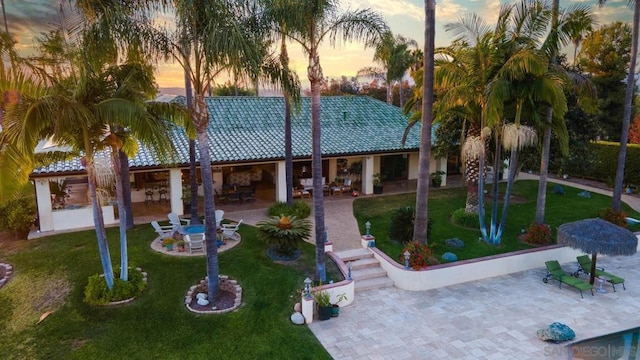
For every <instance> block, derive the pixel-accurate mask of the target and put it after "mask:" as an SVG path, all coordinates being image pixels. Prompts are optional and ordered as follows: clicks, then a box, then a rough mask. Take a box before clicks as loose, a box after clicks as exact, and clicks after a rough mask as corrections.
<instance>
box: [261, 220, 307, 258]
mask: <svg viewBox="0 0 640 360" xmlns="http://www.w3.org/2000/svg"><path fill="white" fill-rule="evenodd" d="M257 226H258V238H259V239H260V240H262V241H265V242H266V243H267V244H269V245H270V246H272V247H273V248H274V250H275V252H276V253H277V254H278V255H282V256H290V255H291V254H293V253H294V252H295V250H297V249H298V246H299V244H300V242H302V241H304V240H305V239H308V238H309V236H311V222H310V221H309V220H306V219H299V218H297V217H295V216H293V215H281V216H270V217H268V218H266V219H264V220H262V221H260V222H258V224H257Z"/></svg>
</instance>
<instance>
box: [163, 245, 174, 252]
mask: <svg viewBox="0 0 640 360" xmlns="http://www.w3.org/2000/svg"><path fill="white" fill-rule="evenodd" d="M165 247H166V248H167V251H173V244H167V245H165Z"/></svg>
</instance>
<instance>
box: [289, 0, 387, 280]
mask: <svg viewBox="0 0 640 360" xmlns="http://www.w3.org/2000/svg"><path fill="white" fill-rule="evenodd" d="M292 11H294V13H292V19H294V23H290V25H289V26H291V27H290V28H289V31H288V36H289V38H290V39H292V40H293V41H294V42H296V43H298V44H300V45H301V46H302V49H303V51H304V52H305V53H306V54H307V55H308V59H309V66H308V67H307V77H308V79H309V82H310V84H311V174H312V176H313V212H314V217H315V232H316V233H315V242H316V277H317V279H318V280H321V281H324V280H325V279H326V271H325V265H324V242H325V226H324V195H323V187H322V147H321V142H320V139H321V135H320V132H321V126H320V88H321V85H322V81H323V75H322V66H321V64H320V54H319V52H318V50H319V47H320V44H321V43H322V42H323V41H324V40H325V38H328V39H329V43H330V45H332V46H335V44H336V43H337V41H339V40H342V41H352V40H362V41H364V43H365V46H373V45H374V44H376V43H377V42H378V41H379V39H380V37H381V36H382V34H384V33H385V32H386V31H387V27H386V24H385V23H384V21H383V19H382V17H381V16H380V15H378V14H377V13H375V12H373V11H371V10H369V9H365V10H355V11H347V12H344V13H340V12H339V10H338V2H337V1H335V0H313V1H305V2H302V3H298V6H297V7H296V8H295V9H292Z"/></svg>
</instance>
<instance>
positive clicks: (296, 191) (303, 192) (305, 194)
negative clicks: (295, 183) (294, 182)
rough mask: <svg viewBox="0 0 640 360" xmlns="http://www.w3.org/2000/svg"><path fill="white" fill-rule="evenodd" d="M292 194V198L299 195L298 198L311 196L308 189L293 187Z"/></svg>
mask: <svg viewBox="0 0 640 360" xmlns="http://www.w3.org/2000/svg"><path fill="white" fill-rule="evenodd" d="M292 196H293V197H294V198H296V197H299V198H305V197H306V198H310V197H311V193H310V192H309V191H308V190H302V189H293V191H292Z"/></svg>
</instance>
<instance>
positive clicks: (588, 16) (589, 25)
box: [553, 0, 597, 66]
mask: <svg viewBox="0 0 640 360" xmlns="http://www.w3.org/2000/svg"><path fill="white" fill-rule="evenodd" d="M558 1H559V0H554V1H553V7H554V11H555V12H556V13H557V12H558V10H557V9H558V4H557V3H558ZM566 22H567V24H568V25H569V26H568V29H567V32H568V35H569V38H570V39H571V43H572V44H573V66H576V58H577V56H578V47H580V43H581V42H582V39H583V38H584V36H585V35H586V34H587V33H589V32H591V31H592V30H593V26H594V25H597V22H596V20H595V18H594V16H593V12H591V8H582V9H576V10H574V11H571V12H569V15H568V17H567V19H566Z"/></svg>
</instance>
